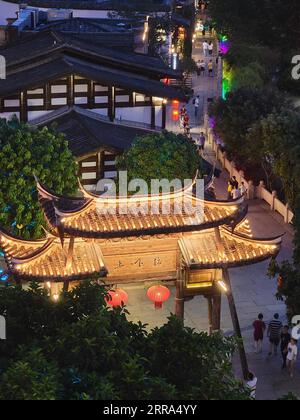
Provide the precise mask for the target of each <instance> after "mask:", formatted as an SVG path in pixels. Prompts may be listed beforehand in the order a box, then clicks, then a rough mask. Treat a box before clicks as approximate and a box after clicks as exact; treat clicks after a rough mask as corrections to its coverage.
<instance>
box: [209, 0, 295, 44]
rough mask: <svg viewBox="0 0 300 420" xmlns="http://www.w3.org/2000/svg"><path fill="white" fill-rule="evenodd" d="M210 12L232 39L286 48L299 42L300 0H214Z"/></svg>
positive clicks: (221, 29) (223, 32)
mask: <svg viewBox="0 0 300 420" xmlns="http://www.w3.org/2000/svg"><path fill="white" fill-rule="evenodd" d="M209 12H210V15H211V16H212V18H213V20H214V21H215V23H216V26H217V30H218V31H219V32H220V33H222V34H224V35H227V36H229V37H230V38H231V39H237V40H239V41H246V42H247V43H248V44H250V43H252V44H263V45H267V46H270V47H271V48H273V49H274V48H280V49H283V50H287V49H289V48H290V47H294V45H295V43H296V42H297V40H298V44H299V41H300V34H299V31H298V29H297V28H298V16H299V14H300V4H299V2H298V1H297V0H272V1H270V0H248V1H247V2H241V1H240V0H211V1H210V5H209Z"/></svg>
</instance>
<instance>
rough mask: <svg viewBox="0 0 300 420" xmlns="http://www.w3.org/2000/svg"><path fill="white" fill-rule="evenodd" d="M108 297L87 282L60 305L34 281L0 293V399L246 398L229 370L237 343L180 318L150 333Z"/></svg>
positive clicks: (96, 286)
mask: <svg viewBox="0 0 300 420" xmlns="http://www.w3.org/2000/svg"><path fill="white" fill-rule="evenodd" d="M105 295H106V291H105V289H104V287H103V286H99V285H97V284H95V283H90V282H88V281H87V282H84V283H82V284H81V285H79V286H78V287H77V288H75V289H73V290H71V291H70V292H65V293H64V294H63V295H62V296H60V299H59V301H58V302H56V303H54V302H53V301H51V299H50V297H49V296H48V294H47V292H46V291H45V290H44V289H40V288H38V287H37V285H36V284H32V285H31V288H28V289H26V290H22V289H21V288H20V287H11V288H0V314H5V316H6V318H7V336H8V339H7V340H6V341H0V349H1V352H0V354H1V357H0V400H32V399H33V400H103V399H112V400H118V399H124V400H127V399H130V400H143V399H146V400H151V399H156V400H175V399H181V400H182V399H188V400H209V399H213V400H218V399H222V400H238V399H242V400H245V399H249V393H248V392H247V391H246V390H245V389H244V388H243V386H242V384H241V383H239V382H237V381H236V380H235V378H234V375H233V372H232V366H231V355H232V352H233V351H234V349H235V342H234V341H233V340H232V339H229V338H224V337H222V336H221V335H218V334H216V335H214V336H211V337H209V336H207V334H205V333H198V332H196V331H195V330H192V329H190V328H187V327H184V326H183V324H182V322H181V321H180V320H179V319H178V318H176V317H171V318H170V319H169V320H168V322H167V323H166V324H165V325H164V326H162V327H161V328H155V329H154V330H152V331H148V330H147V329H146V326H145V325H142V324H141V323H137V324H136V323H133V322H129V321H128V320H127V314H126V313H127V312H126V309H125V308H118V309H114V310H112V309H109V308H108V307H107V305H106V302H105ZM149 304H150V302H149Z"/></svg>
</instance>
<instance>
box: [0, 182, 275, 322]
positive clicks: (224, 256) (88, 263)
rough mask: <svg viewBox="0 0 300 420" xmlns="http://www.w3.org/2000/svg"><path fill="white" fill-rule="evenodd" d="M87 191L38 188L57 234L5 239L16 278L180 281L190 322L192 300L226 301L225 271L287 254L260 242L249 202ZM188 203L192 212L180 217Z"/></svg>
mask: <svg viewBox="0 0 300 420" xmlns="http://www.w3.org/2000/svg"><path fill="white" fill-rule="evenodd" d="M81 192H82V197H75V198H68V197H61V196H58V195H56V194H55V193H53V192H52V191H50V190H48V189H47V188H46V187H44V186H43V185H41V184H38V193H39V199H40V203H41V206H42V208H43V211H44V214H45V217H46V219H47V221H48V225H49V232H50V233H49V234H47V236H46V238H45V239H44V240H39V241H22V240H19V239H17V238H14V237H12V236H10V235H9V234H8V233H6V232H2V233H1V234H0V243H1V246H2V248H3V250H4V252H5V255H6V259H7V263H8V267H9V270H10V272H11V273H12V274H13V275H14V276H15V278H16V279H18V278H19V279H21V280H24V279H25V280H26V279H27V280H29V279H38V280H40V281H52V282H61V281H62V280H65V281H72V280H76V279H78V278H83V277H85V278H88V277H89V276H92V277H93V276H95V275H96V276H97V275H98V277H102V280H103V281H104V282H105V283H106V284H108V285H115V284H118V285H121V284H124V283H134V282H144V281H148V282H149V281H153V282H156V283H157V282H168V281H169V282H175V283H176V289H177V299H179V300H178V302H179V303H178V302H177V314H178V315H181V316H183V306H184V299H185V298H188V297H191V296H195V295H197V294H202V295H206V296H207V297H210V296H218V297H220V295H221V291H220V288H219V287H218V282H219V281H220V280H222V270H224V269H226V270H227V269H228V268H231V267H241V266H244V265H249V264H254V263H257V262H260V261H264V260H266V259H269V258H271V257H274V256H276V255H277V253H278V252H279V250H280V245H281V237H279V238H272V239H255V238H253V237H252V235H251V233H250V232H249V228H248V226H247V221H246V214H247V206H246V205H245V203H244V202H243V199H239V200H236V201H233V202H220V201H211V200H206V199H205V200H200V199H197V198H196V197H194V196H193V194H192V190H191V189H189V188H188V189H186V190H182V191H179V192H174V193H171V194H167V195H159V196H154V197H150V196H149V197H135V198H126V199H125V198H118V199H115V198H107V197H104V198H103V197H101V196H96V195H94V194H91V193H89V192H87V191H85V190H84V189H83V188H82V187H81ZM182 204H183V205H184V209H185V210H184V211H183V212H182V213H180V212H176V211H175V208H178V205H182ZM165 205H169V206H170V207H169V209H170V213H168V212H167V213H166V214H165V212H164V209H165ZM188 206H194V209H196V210H195V211H194V212H193V213H192V212H190V211H189V208H188ZM137 208H138V209H139V210H138V211H137V210H136V209H137ZM219 322H220V314H219V315H218V317H217V320H216V321H215V324H216V325H217V326H218V324H219ZM216 329H218V328H216Z"/></svg>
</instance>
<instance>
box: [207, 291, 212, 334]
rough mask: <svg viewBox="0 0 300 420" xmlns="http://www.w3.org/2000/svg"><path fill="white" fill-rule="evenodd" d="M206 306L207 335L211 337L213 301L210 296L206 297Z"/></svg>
mask: <svg viewBox="0 0 300 420" xmlns="http://www.w3.org/2000/svg"><path fill="white" fill-rule="evenodd" d="M207 306H208V334H209V335H212V333H213V300H212V297H211V296H208V297H207Z"/></svg>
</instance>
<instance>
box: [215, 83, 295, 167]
mask: <svg viewBox="0 0 300 420" xmlns="http://www.w3.org/2000/svg"><path fill="white" fill-rule="evenodd" d="M285 106H288V103H287V101H286V99H285V97H284V96H283V95H282V94H281V93H280V92H277V91H276V90H271V89H255V88H253V89H251V88H242V89H237V90H236V91H235V92H233V93H229V94H228V96H227V98H226V100H224V99H218V100H216V101H214V102H213V103H212V104H211V105H210V107H209V113H210V115H211V116H212V117H214V118H215V121H216V124H215V130H216V133H217V134H218V135H219V136H220V137H221V138H222V140H223V141H224V143H225V144H226V150H227V151H228V152H229V153H230V154H231V155H232V156H233V157H235V158H237V159H238V160H239V161H241V162H242V163H243V162H245V161H248V160H249V158H250V159H251V156H252V155H251V151H250V149H249V144H247V133H248V131H249V130H250V129H251V127H252V126H253V124H255V123H256V122H257V121H259V120H260V119H261V118H264V117H266V116H267V115H269V114H270V113H272V112H280V111H281V109H282V108H284V107H285Z"/></svg>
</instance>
